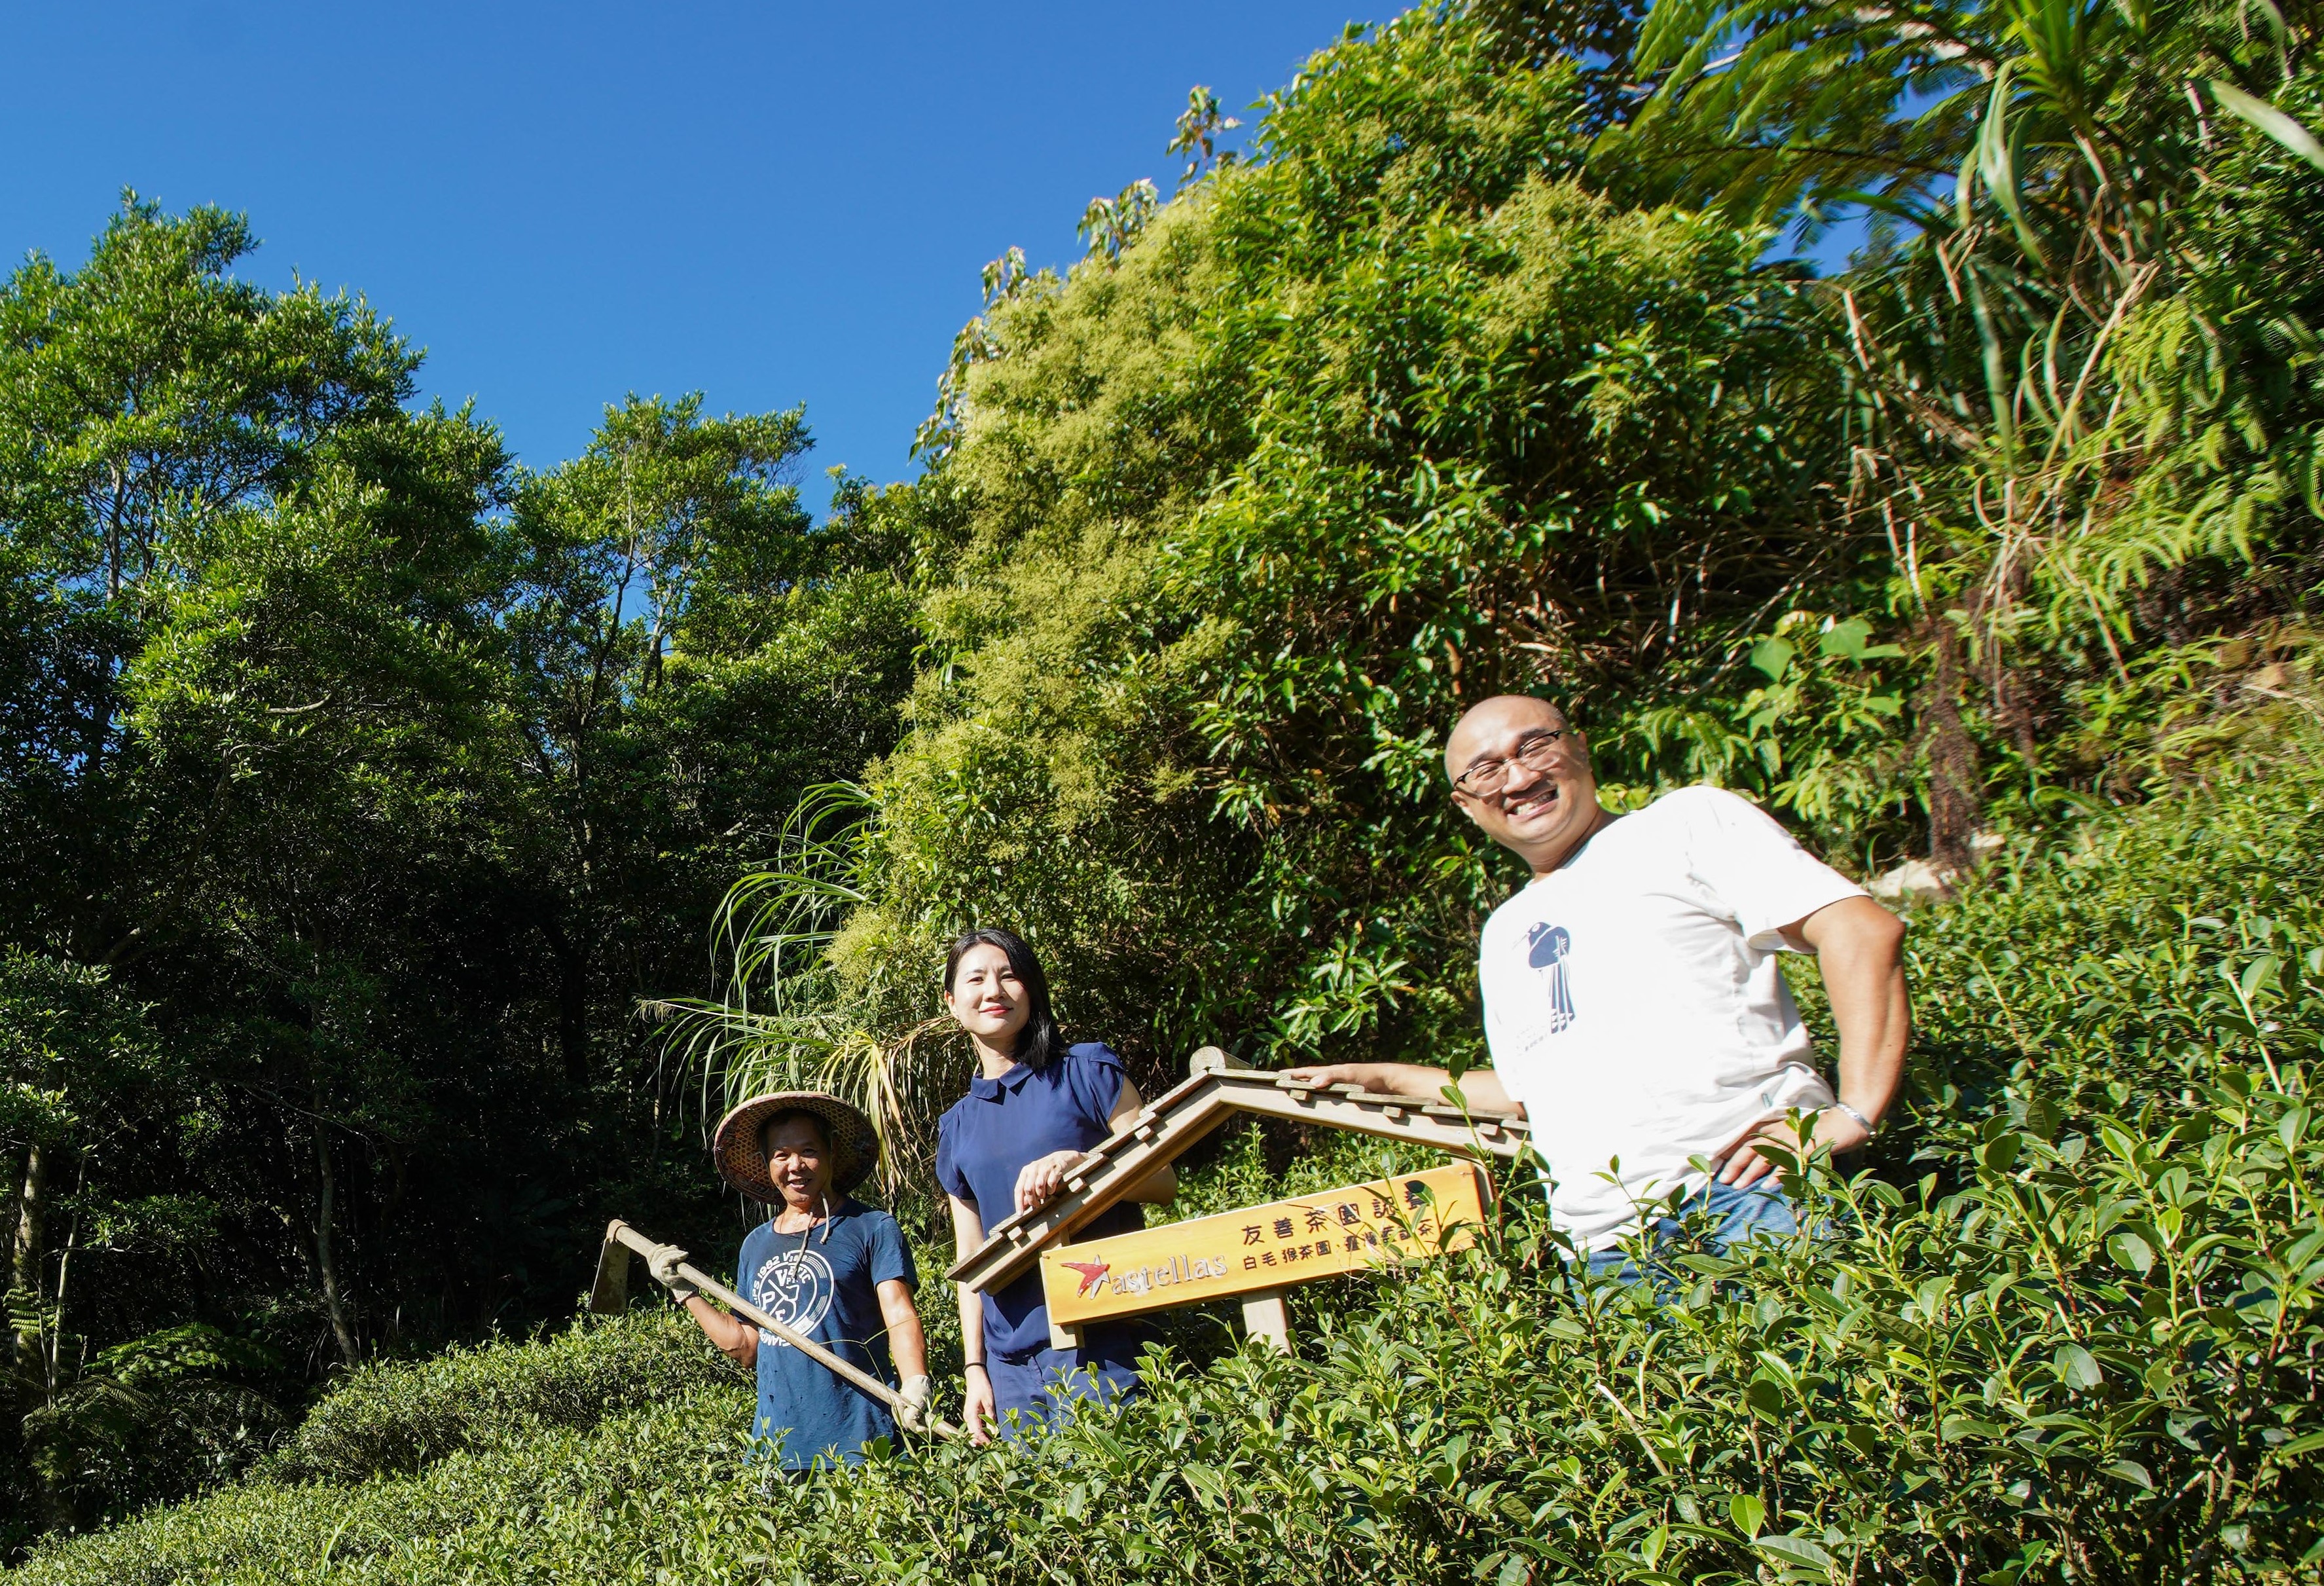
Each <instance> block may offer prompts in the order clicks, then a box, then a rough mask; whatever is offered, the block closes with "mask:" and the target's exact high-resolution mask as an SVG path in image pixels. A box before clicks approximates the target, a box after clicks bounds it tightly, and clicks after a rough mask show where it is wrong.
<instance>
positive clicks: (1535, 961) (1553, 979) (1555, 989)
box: [1526, 922, 1573, 1035]
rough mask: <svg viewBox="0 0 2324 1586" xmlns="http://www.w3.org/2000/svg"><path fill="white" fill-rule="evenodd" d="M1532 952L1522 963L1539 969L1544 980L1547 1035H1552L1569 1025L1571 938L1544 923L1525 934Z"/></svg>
mask: <svg viewBox="0 0 2324 1586" xmlns="http://www.w3.org/2000/svg"><path fill="white" fill-rule="evenodd" d="M1526 942H1527V943H1528V944H1529V945H1530V947H1531V949H1532V951H1529V952H1527V953H1526V963H1528V964H1530V965H1532V966H1533V967H1534V968H1535V969H1539V970H1540V971H1541V972H1542V974H1543V976H1544V977H1545V978H1546V979H1547V980H1548V982H1549V985H1548V991H1549V1019H1548V1030H1549V1034H1553V1035H1554V1034H1557V1033H1558V1032H1559V1031H1560V1030H1563V1029H1564V1028H1565V1027H1566V1025H1570V1024H1572V1022H1573V991H1572V988H1571V987H1570V986H1568V985H1567V984H1566V953H1567V951H1568V950H1570V949H1571V948H1572V946H1573V938H1572V935H1570V934H1569V933H1568V932H1567V931H1566V929H1565V927H1564V926H1563V925H1552V924H1549V923H1546V922H1545V923H1540V924H1536V925H1535V927H1534V928H1533V929H1532V930H1530V931H1528V932H1526Z"/></svg>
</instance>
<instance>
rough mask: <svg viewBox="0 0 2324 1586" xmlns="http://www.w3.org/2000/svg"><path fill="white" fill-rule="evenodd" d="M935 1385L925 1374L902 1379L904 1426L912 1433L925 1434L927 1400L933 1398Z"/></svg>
mask: <svg viewBox="0 0 2324 1586" xmlns="http://www.w3.org/2000/svg"><path fill="white" fill-rule="evenodd" d="M935 1394H936V1384H935V1383H934V1382H932V1381H930V1380H929V1379H928V1375H927V1372H925V1371H924V1372H922V1373H920V1375H919V1376H918V1377H906V1378H904V1387H903V1394H902V1397H903V1400H904V1424H905V1425H906V1426H908V1427H909V1428H910V1429H911V1430H912V1431H914V1432H925V1431H927V1424H928V1400H929V1399H930V1398H932V1397H933V1396H935Z"/></svg>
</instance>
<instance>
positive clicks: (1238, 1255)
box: [1041, 1163, 1486, 1350]
mask: <svg viewBox="0 0 2324 1586" xmlns="http://www.w3.org/2000/svg"><path fill="white" fill-rule="evenodd" d="M1485 1193H1486V1192H1485V1182H1484V1173H1483V1172H1482V1170H1481V1169H1480V1168H1479V1167H1478V1166H1476V1164H1472V1163H1457V1164H1453V1165H1452V1166H1449V1167H1438V1168H1431V1169H1429V1170H1428V1171H1427V1172H1425V1173H1402V1174H1398V1175H1397V1177H1395V1178H1392V1179H1379V1180H1377V1181H1375V1182H1373V1183H1367V1184H1351V1185H1348V1186H1347V1187H1345V1188H1343V1189H1337V1190H1326V1191H1323V1192H1320V1193H1318V1194H1314V1195H1301V1196H1298V1197H1296V1198H1294V1199H1292V1200H1288V1201H1275V1202H1273V1203H1272V1204H1269V1205H1266V1206H1253V1207H1251V1208H1250V1209H1249V1210H1242V1211H1226V1212H1221V1213H1220V1214H1219V1215H1217V1216H1215V1217H1197V1218H1193V1219H1190V1220H1187V1221H1185V1222H1174V1223H1168V1224H1166V1225H1165V1226H1163V1227H1161V1228H1150V1229H1140V1230H1139V1231H1138V1232H1136V1233H1130V1234H1117V1235H1116V1236H1114V1237H1113V1238H1107V1239H1093V1240H1090V1241H1089V1242H1088V1243H1086V1244H1078V1245H1061V1246H1056V1247H1052V1248H1049V1249H1046V1250H1044V1251H1042V1252H1041V1287H1042V1291H1043V1294H1045V1296H1046V1297H1047V1301H1048V1305H1049V1325H1050V1331H1051V1334H1052V1336H1053V1338H1055V1339H1056V1340H1057V1342H1058V1345H1059V1347H1060V1348H1071V1347H1073V1345H1074V1341H1075V1340H1076V1337H1077V1332H1076V1330H1077V1329H1079V1328H1080V1327H1081V1326H1083V1325H1084V1323H1087V1322H1097V1321H1102V1320H1105V1319H1107V1318H1110V1317H1115V1316H1131V1315H1136V1314H1138V1313H1139V1312H1145V1311H1159V1310H1164V1309H1167V1308H1168V1307H1170V1306H1174V1305H1191V1304H1195V1303H1200V1302H1202V1301H1204V1300H1216V1299H1224V1298H1228V1297H1230V1296H1234V1295H1240V1296H1242V1297H1243V1307H1242V1308H1243V1325H1244V1327H1245V1329H1246V1331H1249V1332H1250V1335H1251V1336H1252V1337H1254V1338H1264V1339H1267V1340H1269V1341H1270V1342H1272V1343H1273V1344H1275V1346H1276V1347H1277V1348H1278V1349H1285V1350H1288V1349H1290V1347H1291V1330H1290V1323H1289V1321H1288V1318H1287V1316H1286V1312H1285V1307H1284V1291H1285V1290H1286V1289H1288V1288H1289V1287H1290V1286H1291V1285H1294V1284H1302V1283H1307V1282H1310V1281H1312V1280H1314V1279H1315V1278H1319V1277H1337V1276H1339V1275H1342V1274H1344V1273H1350V1272H1367V1271H1373V1270H1377V1269H1379V1268H1380V1267H1384V1266H1398V1265H1401V1264H1403V1263H1405V1262H1409V1261H1420V1260H1427V1259H1429V1258H1431V1257H1435V1256H1438V1255H1442V1254H1443V1253H1444V1252H1446V1251H1451V1250H1462V1249H1466V1248H1468V1247H1469V1246H1471V1244H1474V1243H1475V1242H1476V1238H1477V1230H1478V1229H1480V1227H1482V1226H1483V1224H1484V1219H1485Z"/></svg>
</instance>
